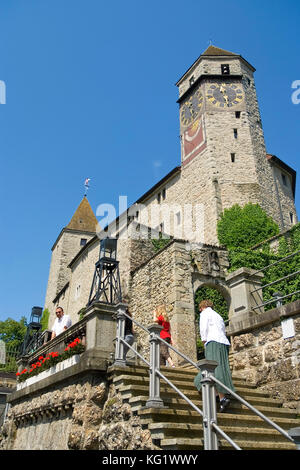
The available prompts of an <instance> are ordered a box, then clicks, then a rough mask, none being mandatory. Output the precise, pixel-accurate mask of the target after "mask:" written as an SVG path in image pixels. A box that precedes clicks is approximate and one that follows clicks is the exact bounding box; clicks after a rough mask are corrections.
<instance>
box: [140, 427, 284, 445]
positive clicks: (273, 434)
mask: <svg viewBox="0 0 300 470" xmlns="http://www.w3.org/2000/svg"><path fill="white" fill-rule="evenodd" d="M148 429H149V430H150V431H151V436H152V439H156V440H163V439H170V438H185V437H186V436H187V435H188V436H189V439H202V438H203V426H202V424H200V423H199V424H186V423H170V422H161V423H151V424H149V426H148ZM222 431H223V432H225V433H226V434H227V435H228V436H229V437H230V438H231V439H232V440H233V441H236V440H238V439H241V437H242V438H243V440H244V441H255V440H259V441H260V442H262V441H263V442H277V443H279V442H281V443H287V442H289V441H288V440H287V439H286V437H285V436H283V435H282V434H281V433H279V432H278V431H277V430H276V429H274V428H272V427H269V428H262V427H246V426H244V427H242V426H222ZM220 438H221V436H220Z"/></svg>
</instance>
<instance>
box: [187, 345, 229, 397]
mask: <svg viewBox="0 0 300 470" xmlns="http://www.w3.org/2000/svg"><path fill="white" fill-rule="evenodd" d="M228 350H229V346H227V345H226V344H222V343H217V342H216V341H209V343H207V345H206V346H205V359H208V360H210V361H217V362H218V364H219V365H218V366H217V367H216V369H215V377H216V379H218V380H219V381H220V382H222V383H223V384H224V385H226V387H228V388H230V390H232V391H233V392H234V391H235V390H234V386H233V383H232V378H231V372H230V368H229V360H228ZM201 379H202V374H201V372H199V373H198V374H197V375H196V377H195V379H194V384H195V387H196V388H197V390H198V391H199V392H200V390H201ZM216 389H217V391H218V392H219V393H223V394H226V393H229V392H227V390H225V388H223V387H221V386H220V385H218V384H216Z"/></svg>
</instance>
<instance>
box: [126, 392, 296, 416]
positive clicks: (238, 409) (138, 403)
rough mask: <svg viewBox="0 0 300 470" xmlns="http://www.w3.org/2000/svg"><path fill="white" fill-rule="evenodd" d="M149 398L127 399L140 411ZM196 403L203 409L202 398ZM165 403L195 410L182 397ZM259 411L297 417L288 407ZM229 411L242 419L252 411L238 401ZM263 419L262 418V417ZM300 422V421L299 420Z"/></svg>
mask: <svg viewBox="0 0 300 470" xmlns="http://www.w3.org/2000/svg"><path fill="white" fill-rule="evenodd" d="M147 400H148V396H145V395H144V396H136V397H131V398H129V399H128V400H127V401H128V403H129V404H130V406H131V407H132V410H133V411H138V410H139V409H140V408H141V407H144V406H146V402H147ZM193 403H194V405H196V406H197V407H198V408H199V409H200V410H202V407H203V404H202V401H201V400H197V401H196V400H195V401H193ZM164 405H165V407H167V408H170V409H172V410H176V411H179V410H187V411H189V410H191V411H192V410H193V408H192V407H191V406H190V405H189V404H188V403H187V402H186V401H185V400H184V399H181V398H173V399H172V398H169V399H165V400H164ZM255 408H256V409H257V410H258V411H260V412H261V413H263V414H264V415H266V416H267V417H268V418H270V419H272V420H274V419H275V418H287V419H289V420H293V419H297V414H296V413H295V411H293V410H290V409H286V408H273V407H267V406H256V407H255ZM228 413H234V416H235V419H240V416H242V415H245V414H249V413H252V414H253V415H255V414H254V413H253V412H252V411H250V410H249V408H248V407H246V406H245V405H241V404H240V403H237V402H231V403H230V405H229V407H228V409H227V410H226V415H227V414H228ZM256 416H257V415H256ZM260 419H261V418H260ZM299 422H300V421H299Z"/></svg>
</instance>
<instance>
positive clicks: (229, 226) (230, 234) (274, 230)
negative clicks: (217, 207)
mask: <svg viewBox="0 0 300 470" xmlns="http://www.w3.org/2000/svg"><path fill="white" fill-rule="evenodd" d="M217 232H218V239H219V242H220V243H221V244H222V245H224V246H226V248H227V249H232V248H238V247H239V248H251V247H252V246H254V245H256V244H257V243H260V242H262V241H264V240H266V239H268V238H270V237H272V236H274V235H277V234H278V233H279V227H278V225H277V224H276V222H274V220H273V219H272V218H271V217H269V216H268V215H267V214H266V212H265V211H264V210H263V209H262V208H261V207H260V206H259V204H252V203H249V204H246V205H245V206H244V207H241V206H239V205H238V204H235V205H234V206H232V207H231V208H230V209H225V210H224V213H223V214H222V216H221V218H220V220H219V221H218V224H217Z"/></svg>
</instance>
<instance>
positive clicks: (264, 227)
mask: <svg viewBox="0 0 300 470" xmlns="http://www.w3.org/2000/svg"><path fill="white" fill-rule="evenodd" d="M278 233H279V228H278V226H277V224H276V223H275V222H274V221H273V220H272V219H271V218H270V217H268V216H267V214H266V213H265V212H264V211H263V210H262V209H261V208H260V207H259V205H258V204H246V206H244V207H243V208H241V207H239V206H237V205H235V206H233V207H232V208H230V209H226V210H225V211H224V213H223V215H222V217H221V219H220V220H219V222H218V237H219V241H220V243H222V244H224V245H225V246H226V248H227V249H228V255H229V263H230V268H229V271H230V272H232V271H235V270H236V269H239V268H242V267H246V268H252V269H254V270H256V271H258V270H261V269H263V268H266V267H267V266H269V265H271V264H272V265H273V263H276V262H277V261H279V260H281V259H282V258H285V257H287V256H289V255H290V254H292V253H296V252H297V251H298V250H300V223H299V224H297V225H294V226H293V227H292V228H291V229H290V230H289V231H288V232H286V233H284V234H282V235H281V236H280V237H279V241H278V248H277V249H276V250H274V249H273V250H272V249H271V248H270V242H269V241H268V240H266V239H267V238H270V237H273V236H275V235H278ZM258 244H260V245H259V247H258V248H252V247H253V246H255V245H258ZM299 270H300V253H298V254H296V255H295V256H293V257H291V258H289V259H287V260H286V261H282V262H280V263H277V264H275V265H273V266H270V267H269V268H268V269H266V270H264V271H263V273H264V278H263V280H262V285H263V286H265V285H267V284H270V283H272V282H275V281H277V280H278V279H280V278H283V277H286V276H289V275H291V274H293V273H296V272H297V271H299ZM298 290H300V277H299V275H295V276H291V277H289V278H288V279H284V280H283V281H280V282H276V283H274V284H272V285H271V286H268V287H266V288H264V289H263V301H264V302H267V301H269V300H271V299H272V298H273V295H274V293H276V292H280V293H281V294H282V296H285V295H289V294H292V293H293V292H296V291H298ZM298 299H300V294H294V295H291V296H290V297H287V298H286V299H283V300H282V303H283V304H285V303H290V302H294V301H295V300H298ZM274 307H276V303H275V302H272V303H270V304H268V305H266V306H265V310H269V309H271V308H274Z"/></svg>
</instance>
